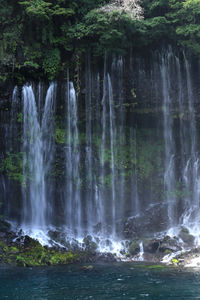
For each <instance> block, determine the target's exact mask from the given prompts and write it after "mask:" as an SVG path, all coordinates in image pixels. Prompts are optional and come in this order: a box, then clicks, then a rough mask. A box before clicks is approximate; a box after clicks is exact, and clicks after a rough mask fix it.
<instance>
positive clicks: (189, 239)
mask: <svg viewBox="0 0 200 300" xmlns="http://www.w3.org/2000/svg"><path fill="white" fill-rule="evenodd" d="M179 237H180V238H181V239H182V241H183V242H184V243H185V244H186V246H188V247H193V246H194V240H195V237H194V236H193V235H191V234H190V232H189V230H188V229H187V228H185V227H183V226H182V227H181V230H180V232H179Z"/></svg>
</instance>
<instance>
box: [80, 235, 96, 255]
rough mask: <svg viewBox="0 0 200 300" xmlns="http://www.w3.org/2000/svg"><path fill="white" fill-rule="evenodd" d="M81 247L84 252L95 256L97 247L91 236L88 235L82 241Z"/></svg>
mask: <svg viewBox="0 0 200 300" xmlns="http://www.w3.org/2000/svg"><path fill="white" fill-rule="evenodd" d="M83 247H84V249H85V251H87V252H89V253H91V254H95V253H96V250H97V248H98V245H97V244H96V243H95V242H94V241H93V239H92V236H91V235H88V236H86V237H85V238H84V239H83Z"/></svg>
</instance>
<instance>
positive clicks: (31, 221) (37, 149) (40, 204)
mask: <svg viewBox="0 0 200 300" xmlns="http://www.w3.org/2000/svg"><path fill="white" fill-rule="evenodd" d="M55 88H56V84H55V83H51V84H50V86H49V88H48V91H47V95H46V99H45V107H44V112H43V117H42V124H41V126H40V123H39V117H38V112H37V107H36V101H35V96H34V93H33V89H32V87H31V86H27V85H25V86H24V87H23V90H22V93H23V105H24V108H23V117H24V124H23V125H24V127H23V149H22V151H23V176H24V178H25V183H24V186H23V196H24V216H23V218H24V220H23V223H24V226H26V225H29V226H30V229H31V230H34V229H42V230H44V229H45V227H46V225H47V223H48V219H47V218H48V215H49V214H50V210H51V204H50V203H49V201H50V199H49V197H48V199H47V188H48V186H47V182H46V175H47V174H48V172H49V170H50V168H51V164H52V160H53V153H54V144H53V112H54V109H53V107H54V100H55Z"/></svg>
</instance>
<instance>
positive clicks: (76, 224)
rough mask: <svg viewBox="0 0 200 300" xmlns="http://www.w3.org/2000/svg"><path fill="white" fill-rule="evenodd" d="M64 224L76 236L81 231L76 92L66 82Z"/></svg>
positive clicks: (71, 84)
mask: <svg viewBox="0 0 200 300" xmlns="http://www.w3.org/2000/svg"><path fill="white" fill-rule="evenodd" d="M66 96H67V145H66V146H67V149H66V205H65V211H66V225H67V227H68V228H69V229H70V230H71V232H72V233H75V234H76V235H77V236H80V235H81V232H82V204H81V195H80V188H81V186H80V185H81V178H80V172H79V163H80V150H79V131H78V111H77V100H76V92H75V89H74V85H73V83H72V82H67V93H66Z"/></svg>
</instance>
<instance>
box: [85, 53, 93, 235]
mask: <svg viewBox="0 0 200 300" xmlns="http://www.w3.org/2000/svg"><path fill="white" fill-rule="evenodd" d="M86 67H87V68H86V99H85V108H86V149H85V150H86V158H85V167H86V172H87V186H88V188H87V193H86V216H87V230H88V232H91V231H92V224H93V221H95V220H92V219H93V217H95V214H94V212H95V210H94V207H93V195H92V190H93V189H94V186H93V184H94V183H93V172H92V168H93V163H92V157H93V151H92V78H91V76H92V74H91V66H90V56H88V57H87V63H86Z"/></svg>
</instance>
